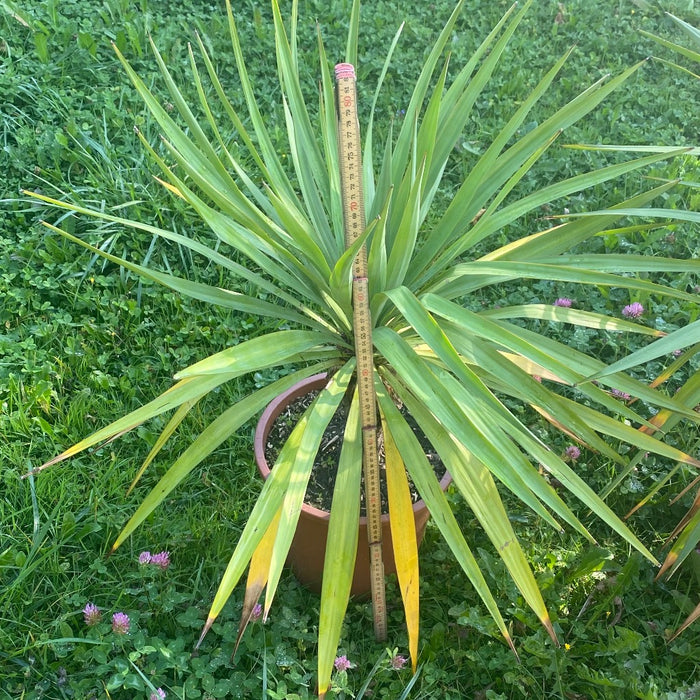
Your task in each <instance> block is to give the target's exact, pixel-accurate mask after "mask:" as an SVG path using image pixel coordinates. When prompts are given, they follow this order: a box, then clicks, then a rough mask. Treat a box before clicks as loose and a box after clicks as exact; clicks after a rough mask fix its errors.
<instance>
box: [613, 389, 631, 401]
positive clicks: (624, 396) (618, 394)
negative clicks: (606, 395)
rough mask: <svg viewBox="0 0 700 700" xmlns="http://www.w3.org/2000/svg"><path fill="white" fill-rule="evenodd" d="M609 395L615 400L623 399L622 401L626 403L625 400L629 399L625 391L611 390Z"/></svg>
mask: <svg viewBox="0 0 700 700" xmlns="http://www.w3.org/2000/svg"><path fill="white" fill-rule="evenodd" d="M610 393H611V394H612V395H613V396H614V397H615V398H616V399H623V400H624V401H627V399H629V398H630V395H629V394H628V393H627V392H625V391H620V390H619V389H611V390H610Z"/></svg>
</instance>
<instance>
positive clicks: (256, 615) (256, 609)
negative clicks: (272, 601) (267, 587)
mask: <svg viewBox="0 0 700 700" xmlns="http://www.w3.org/2000/svg"><path fill="white" fill-rule="evenodd" d="M262 612H263V609H262V605H260V603H256V604H255V605H254V606H253V611H252V612H251V613H250V619H251V620H253V622H256V621H257V620H259V619H260V616H261V615H262Z"/></svg>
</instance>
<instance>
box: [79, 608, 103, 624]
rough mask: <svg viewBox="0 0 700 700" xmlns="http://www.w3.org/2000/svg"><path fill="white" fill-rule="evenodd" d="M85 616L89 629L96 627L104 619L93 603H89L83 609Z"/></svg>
mask: <svg viewBox="0 0 700 700" xmlns="http://www.w3.org/2000/svg"><path fill="white" fill-rule="evenodd" d="M83 616H84V618H85V624H86V625H87V626H88V627H92V626H93V625H96V624H97V623H98V622H99V621H100V620H101V619H102V613H101V612H100V609H99V608H98V607H97V606H96V605H95V604H93V603H88V604H87V605H86V606H85V607H84V608H83Z"/></svg>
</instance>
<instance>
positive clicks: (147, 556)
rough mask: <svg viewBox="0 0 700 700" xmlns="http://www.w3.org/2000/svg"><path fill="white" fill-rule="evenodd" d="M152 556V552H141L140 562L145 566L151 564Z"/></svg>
mask: <svg viewBox="0 0 700 700" xmlns="http://www.w3.org/2000/svg"><path fill="white" fill-rule="evenodd" d="M151 558H152V557H151V553H150V552H141V554H139V564H141V566H144V565H145V564H150V563H151Z"/></svg>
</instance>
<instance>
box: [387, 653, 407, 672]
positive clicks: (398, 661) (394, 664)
mask: <svg viewBox="0 0 700 700" xmlns="http://www.w3.org/2000/svg"><path fill="white" fill-rule="evenodd" d="M390 663H391V668H393V669H395V670H397V671H400V670H401V669H402V668H403V667H404V666H405V665H406V664H407V663H408V659H407V658H406V657H405V656H401V654H395V655H394V656H392V657H391V661H390Z"/></svg>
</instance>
